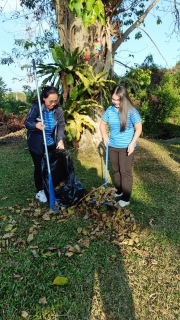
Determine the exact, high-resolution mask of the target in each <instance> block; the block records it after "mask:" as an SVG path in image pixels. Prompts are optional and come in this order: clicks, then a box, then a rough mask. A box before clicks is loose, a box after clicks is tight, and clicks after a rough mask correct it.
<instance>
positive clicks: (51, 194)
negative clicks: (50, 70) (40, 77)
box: [32, 59, 58, 211]
mask: <svg viewBox="0 0 180 320" xmlns="http://www.w3.org/2000/svg"><path fill="white" fill-rule="evenodd" d="M32 65H33V71H34V78H35V83H36V90H37V96H38V104H39V112H40V118H41V122H42V123H43V121H44V120H43V115H42V106H41V99H40V95H39V89H38V81H37V75H36V65H35V60H34V59H33V60H32ZM43 140H44V147H45V154H46V162H47V168H48V187H49V204H50V208H51V209H52V210H53V211H58V209H57V207H56V205H55V201H56V198H55V193H54V187H53V182H52V175H51V169H50V164H49V156H48V149H47V143H46V135H45V130H44V129H43Z"/></svg>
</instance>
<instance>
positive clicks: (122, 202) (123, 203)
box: [118, 200, 130, 208]
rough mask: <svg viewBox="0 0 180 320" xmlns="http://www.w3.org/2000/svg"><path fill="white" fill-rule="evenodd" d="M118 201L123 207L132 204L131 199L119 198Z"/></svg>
mask: <svg viewBox="0 0 180 320" xmlns="http://www.w3.org/2000/svg"><path fill="white" fill-rule="evenodd" d="M118 203H119V205H120V207H121V208H124V207H126V206H128V205H129V204H130V202H129V201H124V200H119V201H118Z"/></svg>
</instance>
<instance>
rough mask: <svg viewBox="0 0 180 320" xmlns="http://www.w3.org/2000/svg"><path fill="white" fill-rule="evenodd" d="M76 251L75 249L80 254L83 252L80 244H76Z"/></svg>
mask: <svg viewBox="0 0 180 320" xmlns="http://www.w3.org/2000/svg"><path fill="white" fill-rule="evenodd" d="M74 249H75V251H76V252H78V253H80V252H81V248H80V246H79V245H78V244H76V245H75V246H74Z"/></svg>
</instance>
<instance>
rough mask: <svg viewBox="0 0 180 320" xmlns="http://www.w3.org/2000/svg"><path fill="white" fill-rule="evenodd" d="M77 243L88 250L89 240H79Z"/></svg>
mask: <svg viewBox="0 0 180 320" xmlns="http://www.w3.org/2000/svg"><path fill="white" fill-rule="evenodd" d="M78 242H79V243H81V244H82V245H83V246H84V247H86V248H89V239H80V240H79V241H78Z"/></svg>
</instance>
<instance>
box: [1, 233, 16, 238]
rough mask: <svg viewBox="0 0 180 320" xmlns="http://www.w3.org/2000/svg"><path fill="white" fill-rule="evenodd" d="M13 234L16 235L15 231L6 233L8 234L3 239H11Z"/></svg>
mask: <svg viewBox="0 0 180 320" xmlns="http://www.w3.org/2000/svg"><path fill="white" fill-rule="evenodd" d="M13 236H14V234H13V233H6V234H5V235H4V236H3V237H2V239H9V238H12V237H13Z"/></svg>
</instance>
